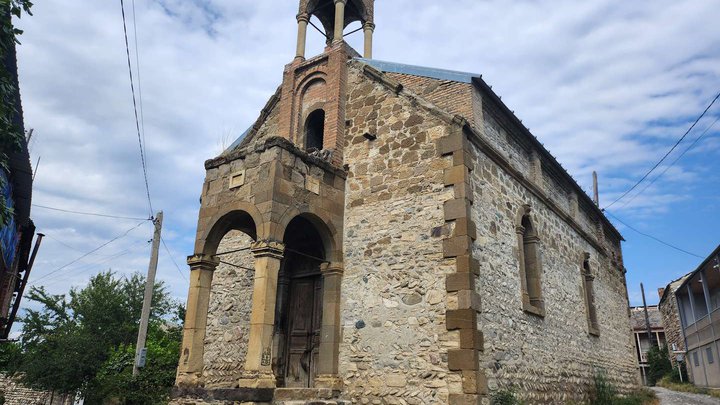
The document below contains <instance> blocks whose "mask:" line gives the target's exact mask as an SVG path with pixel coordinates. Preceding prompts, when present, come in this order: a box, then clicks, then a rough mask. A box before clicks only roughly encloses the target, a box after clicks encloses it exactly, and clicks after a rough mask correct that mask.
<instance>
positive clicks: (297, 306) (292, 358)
mask: <svg viewBox="0 0 720 405" xmlns="http://www.w3.org/2000/svg"><path fill="white" fill-rule="evenodd" d="M288 304H289V305H288V318H287V319H288V328H287V331H288V339H287V349H286V350H285V356H286V358H285V386H286V387H289V388H309V387H312V386H313V380H314V379H315V376H316V375H317V372H316V371H317V370H316V368H317V361H318V353H319V349H320V324H321V321H322V277H321V276H319V275H318V276H313V277H303V278H297V279H293V280H291V282H290V301H289V302H288Z"/></svg>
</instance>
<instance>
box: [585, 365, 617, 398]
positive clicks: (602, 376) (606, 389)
mask: <svg viewBox="0 0 720 405" xmlns="http://www.w3.org/2000/svg"><path fill="white" fill-rule="evenodd" d="M593 382H594V384H595V387H594V391H593V395H592V399H591V401H590V403H591V404H592V405H613V404H614V402H613V401H614V400H615V399H616V397H617V389H616V388H615V386H614V385H612V383H610V381H608V379H607V374H606V373H605V371H604V370H599V371H597V372H596V373H595V376H593Z"/></svg>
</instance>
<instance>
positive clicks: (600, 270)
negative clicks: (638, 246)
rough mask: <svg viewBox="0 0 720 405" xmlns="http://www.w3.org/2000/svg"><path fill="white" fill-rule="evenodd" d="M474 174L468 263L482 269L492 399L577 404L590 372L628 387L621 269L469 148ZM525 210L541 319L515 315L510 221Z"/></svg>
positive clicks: (484, 358) (485, 363)
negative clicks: (587, 283) (503, 396)
mask: <svg viewBox="0 0 720 405" xmlns="http://www.w3.org/2000/svg"><path fill="white" fill-rule="evenodd" d="M472 149H473V154H474V155H476V156H477V159H476V160H475V162H474V167H473V169H472V171H471V179H472V185H473V190H474V204H473V208H472V211H471V217H472V220H473V221H474V222H475V224H476V226H477V239H476V241H475V244H474V246H473V255H474V257H475V258H476V259H478V260H479V261H480V263H481V267H480V277H479V278H478V285H477V291H478V293H479V294H480V296H481V297H482V300H483V301H482V311H481V316H480V319H479V323H480V330H481V331H482V332H483V333H484V336H485V351H484V353H482V354H481V356H480V359H481V368H485V369H486V370H487V377H488V383H489V388H490V391H491V392H492V391H497V390H502V389H515V390H517V392H518V394H519V396H520V397H522V398H523V399H524V400H526V401H528V402H529V403H563V402H564V401H567V400H581V399H583V397H584V396H585V395H586V393H587V391H588V389H589V387H590V385H591V384H592V378H593V374H594V373H595V370H596V369H604V370H606V371H607V373H608V377H609V378H610V380H611V381H612V383H613V384H615V385H616V386H617V387H619V388H620V389H623V390H629V389H631V388H633V387H634V386H635V384H636V383H637V382H636V376H635V364H634V361H633V360H634V356H633V346H632V341H631V334H630V324H629V319H628V315H627V305H628V303H627V300H626V293H625V286H624V284H623V274H622V270H621V269H618V268H616V267H613V266H611V261H610V260H609V258H607V257H604V256H602V255H601V254H600V253H599V252H598V251H597V250H596V249H595V248H594V247H593V246H592V245H591V244H590V243H588V242H587V241H586V240H585V239H584V238H583V237H582V236H581V235H579V234H578V233H577V232H576V231H575V230H574V229H573V228H572V227H571V226H570V225H568V223H566V222H565V221H564V220H562V219H561V218H560V217H558V215H557V214H556V213H555V212H553V211H552V210H550V209H549V207H547V206H546V205H545V204H544V203H543V202H542V201H541V200H540V199H538V198H537V197H536V196H535V195H534V194H532V193H530V191H529V190H528V189H527V187H525V186H524V185H523V184H521V183H520V182H518V181H517V180H516V179H515V178H514V177H512V176H510V175H509V174H508V173H507V172H506V171H505V170H504V169H503V168H502V167H500V166H499V165H497V164H496V163H495V162H494V161H493V160H491V159H490V158H489V157H488V156H487V155H486V154H485V153H484V152H483V151H482V150H481V149H480V148H479V147H477V146H476V145H475V144H473V146H472ZM524 204H529V205H530V206H531V207H532V211H531V217H532V220H533V224H534V225H535V227H536V229H537V231H538V235H539V237H540V250H541V263H542V275H541V286H542V292H543V298H544V300H545V311H546V316H545V317H544V318H541V317H538V316H536V315H532V314H528V313H526V312H524V311H523V309H522V297H521V287H520V274H519V250H518V245H517V234H516V230H515V228H516V223H515V221H516V216H517V213H518V211H519V210H520V209H521V207H522V206H523V205H524ZM583 252H589V253H590V267H591V271H592V273H593V274H594V275H595V276H596V278H595V282H594V292H595V303H596V307H597V313H598V319H599V327H600V335H599V336H598V337H596V336H592V335H590V334H589V333H588V321H587V313H586V305H585V303H584V295H583V294H584V293H583V282H582V278H581V266H582V254H583Z"/></svg>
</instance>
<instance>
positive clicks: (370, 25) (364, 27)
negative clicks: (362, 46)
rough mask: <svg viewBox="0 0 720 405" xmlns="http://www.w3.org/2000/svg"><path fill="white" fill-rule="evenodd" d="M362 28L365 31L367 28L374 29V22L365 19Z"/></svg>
mask: <svg viewBox="0 0 720 405" xmlns="http://www.w3.org/2000/svg"><path fill="white" fill-rule="evenodd" d="M363 30H365V31H368V30H369V31H375V23H373V22H371V21H365V22H364V23H363Z"/></svg>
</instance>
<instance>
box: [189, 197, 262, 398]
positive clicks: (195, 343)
mask: <svg viewBox="0 0 720 405" xmlns="http://www.w3.org/2000/svg"><path fill="white" fill-rule="evenodd" d="M261 218H262V217H261V216H260V215H259V211H258V210H257V209H256V208H255V207H254V206H253V205H252V204H248V203H245V202H236V203H234V204H230V205H228V206H226V207H225V209H223V211H222V212H219V213H217V214H215V215H213V216H211V217H210V219H209V220H206V221H207V222H204V220H203V217H202V214H201V217H200V225H199V226H198V235H202V236H200V237H198V238H197V239H196V242H195V252H196V253H195V254H194V255H192V256H190V257H188V265H189V266H190V289H189V291H188V300H187V311H186V315H185V325H184V327H183V343H182V353H181V356H180V363H179V366H178V374H177V383H178V385H179V386H183V385H185V386H197V385H202V384H204V382H205V381H204V376H203V368H204V365H205V363H204V354H205V344H204V341H205V337H206V332H207V321H208V310H209V306H210V295H211V288H212V282H213V274H214V272H215V269H216V268H217V266H218V264H219V263H220V258H219V257H218V256H217V254H218V252H217V248H218V246H219V245H220V242H221V240H222V239H223V237H224V236H225V235H226V234H227V233H228V232H230V231H232V230H237V231H241V232H243V233H245V234H246V235H248V236H249V239H250V240H252V241H256V240H257V237H258V233H259V230H258V226H257V222H256V220H261ZM203 226H206V228H203ZM252 245H253V246H254V245H255V244H254V243H253V244H252ZM250 247H251V246H247V247H246V248H247V249H248V250H249V249H250Z"/></svg>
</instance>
